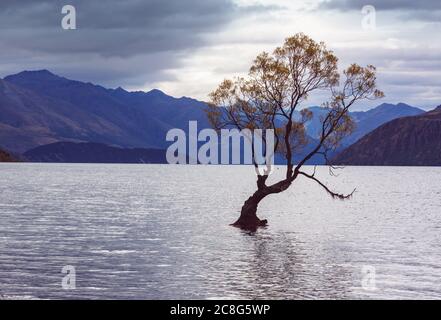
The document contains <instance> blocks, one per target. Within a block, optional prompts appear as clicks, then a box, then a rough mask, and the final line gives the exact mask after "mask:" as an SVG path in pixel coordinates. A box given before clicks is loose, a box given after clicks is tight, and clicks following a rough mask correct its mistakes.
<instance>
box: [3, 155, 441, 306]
mask: <svg viewBox="0 0 441 320" xmlns="http://www.w3.org/2000/svg"><path fill="white" fill-rule="evenodd" d="M310 169H311V168H309V170H310ZM319 173H320V175H321V176H322V177H324V179H325V180H326V181H327V183H329V185H332V186H335V189H336V190H338V191H341V192H350V191H352V188H354V187H356V188H357V192H356V193H355V195H354V198H353V199H352V200H349V201H339V200H332V199H331V198H330V197H329V196H328V195H327V194H326V193H325V192H324V191H322V190H321V189H320V188H319V187H318V186H317V185H316V184H314V182H312V181H307V180H306V179H305V178H300V179H299V180H298V181H296V182H295V184H294V185H293V186H292V187H291V189H289V190H288V191H286V192H285V193H282V194H279V195H274V196H270V197H268V198H267V199H265V200H264V201H263V203H262V204H261V206H260V207H259V216H260V218H265V219H268V220H269V225H268V227H267V228H265V229H260V230H258V231H257V232H256V233H247V232H243V231H241V230H239V229H236V228H233V227H230V226H229V225H228V224H229V223H232V222H234V220H235V219H236V218H237V216H238V212H239V210H240V207H241V205H242V203H243V201H244V200H245V199H246V198H247V197H248V196H249V195H250V194H251V193H252V192H253V189H254V186H255V182H254V179H255V176H254V171H253V169H251V168H250V167H244V166H166V165H94V164H25V163H22V164H0V298H3V299H8V298H24V299H28V298H53V299H59V298H69V299H70V298H73V299H77V298H86V299H89V298H90V299H92V298H93V299H95V298H102V299H109V298H116V299H130V298H136V299H216V298H218V299H219V298H220V299H223V298H232V299H265V298H269V299H304V298H307V299H310V298H312V299H323V298H333V299H334V298H335V299H346V298H354V299H371V298H379V299H391V298H405V299H408V298H423V299H433V298H437V299H440V298H441V168H405V167H401V168H398V167H388V168H386V167H384V168H378V167H360V168H356V167H348V168H345V169H344V170H342V171H340V176H339V177H330V176H329V175H328V174H327V169H325V168H320V170H319ZM281 174H282V168H278V170H276V173H275V174H274V177H271V179H272V178H275V177H277V176H278V175H281ZM67 265H69V266H73V267H74V268H75V275H76V288H75V289H70V290H69V289H63V288H62V279H63V277H64V276H65V274H63V273H62V268H63V267H64V266H67ZM368 272H369V273H368Z"/></svg>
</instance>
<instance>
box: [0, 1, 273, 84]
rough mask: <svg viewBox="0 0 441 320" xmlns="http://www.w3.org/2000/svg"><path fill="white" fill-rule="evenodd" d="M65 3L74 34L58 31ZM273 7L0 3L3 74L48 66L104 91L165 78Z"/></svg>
mask: <svg viewBox="0 0 441 320" xmlns="http://www.w3.org/2000/svg"><path fill="white" fill-rule="evenodd" d="M65 4H71V5H73V6H74V7H75V8H76V13H77V30H63V29H62V28H61V20H62V18H63V15H62V14H61V9H62V7H63V6H64V5H65ZM276 9H277V7H275V6H270V7H265V6H259V5H253V6H249V7H239V6H238V5H236V4H235V3H234V2H233V0H209V1H207V0H185V1H183V0H168V1H164V0H147V1H140V0H125V1H120V0H103V1H90V0H71V1H64V0H63V1H60V0H58V1H57V0H42V1H34V0H21V1H15V0H2V1H1V2H0V47H1V48H2V50H1V51H0V61H1V65H0V73H1V74H2V75H6V74H7V73H10V72H16V71H21V69H34V68H48V69H51V70H53V71H55V72H60V73H64V74H65V75H67V76H75V75H83V76H84V77H85V78H83V79H85V80H86V79H87V80H91V81H102V80H104V84H106V85H111V84H113V83H116V82H117V81H112V79H117V80H118V81H119V82H120V83H124V84H126V85H132V84H133V85H137V86H141V85H143V84H145V83H148V82H151V81H159V80H169V79H170V76H169V75H168V74H167V70H168V69H171V68H175V67H177V66H178V65H179V63H180V58H181V57H182V55H183V54H186V55H188V54H191V52H192V51H194V50H197V49H198V48H200V47H202V46H204V45H206V39H207V38H209V35H210V33H212V32H216V31H218V30H220V29H221V28H222V27H224V26H225V25H227V24H228V23H230V22H231V21H234V19H236V18H238V17H240V16H243V15H248V14H255V13H256V14H257V13H259V12H261V11H262V10H276ZM141 73H143V74H144V76H143V77H141V76H140V74H141ZM87 76H88V78H86V77H87ZM141 79H143V80H141Z"/></svg>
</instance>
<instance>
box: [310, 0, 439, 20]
mask: <svg viewBox="0 0 441 320" xmlns="http://www.w3.org/2000/svg"><path fill="white" fill-rule="evenodd" d="M365 5H371V6H374V7H375V9H376V10H385V11H396V12H399V13H400V15H401V16H402V17H403V18H406V19H417V20H427V21H437V22H440V19H441V1H439V0H422V1H415V0H387V1H384V0H325V1H321V2H320V3H319V5H318V6H317V9H335V10H340V11H350V10H361V8H363V6H365Z"/></svg>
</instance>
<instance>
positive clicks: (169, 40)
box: [0, 0, 441, 109]
mask: <svg viewBox="0 0 441 320" xmlns="http://www.w3.org/2000/svg"><path fill="white" fill-rule="evenodd" d="M66 4H71V5H74V6H75V8H76V11H77V30H63V29H62V28H61V19H62V18H63V15H62V13H61V8H62V7H63V6H64V5H66ZM365 5H372V6H373V7H374V8H375V9H376V28H375V30H370V29H369V28H363V27H362V19H363V13H362V8H363V6H365ZM440 29H441V1H440V0H425V1H415V0H389V1H388V0H383V1H382V0H368V1H363V0H352V1H351V0H328V1H316V0H304V1H297V0H296V1H294V0H143V1H141V0H125V1H121V0H101V1H95V0H70V1H67V0H63V1H60V0H58V1H57V0H41V1H38V0H20V1H16V0H1V2H0V76H2V77H4V76H6V75H8V74H12V73H16V72H20V71H22V70H36V69H48V70H50V71H52V72H54V73H56V74H59V75H62V76H65V77H68V78H72V79H77V80H82V81H90V82H93V83H97V84H101V85H104V86H106V87H117V86H122V87H123V88H125V89H128V90H138V89H141V90H150V89H153V88H158V89H161V90H163V91H165V92H166V93H168V94H170V95H173V96H177V97H180V96H190V97H194V98H198V99H201V100H206V99H207V94H208V93H209V92H210V91H211V90H213V89H214V88H215V87H216V85H217V84H218V83H219V82H220V81H222V80H223V79H224V78H231V77H233V76H236V75H244V74H246V73H247V71H248V68H249V66H250V63H251V62H252V60H253V58H254V57H255V56H256V55H257V54H258V53H260V52H261V51H264V50H265V51H271V50H272V49H274V48H275V47H276V46H278V45H280V44H281V43H282V42H283V39H284V38H285V37H287V36H289V35H293V34H295V33H297V32H304V33H306V34H308V35H310V36H311V37H312V38H314V39H315V40H318V41H325V42H326V43H327V45H328V47H329V48H331V49H332V50H334V51H335V53H336V54H337V56H338V57H339V58H340V67H341V68H344V67H345V66H347V65H348V64H350V63H352V62H357V63H360V64H374V65H375V66H377V68H378V78H379V86H380V88H381V89H382V90H383V91H384V92H385V94H386V97H385V98H384V99H383V102H390V103H397V102H406V103H409V104H412V105H415V106H419V107H423V108H426V109H430V108H433V107H435V106H437V105H439V104H441V58H440V57H441V41H440V40H441V32H440ZM319 98H320V97H315V98H314V97H311V100H310V101H309V102H308V103H309V104H311V105H314V104H320V103H321V101H320V99H319ZM375 104H379V102H378V101H376V102H374V103H373V104H372V103H369V104H363V105H359V106H358V108H359V109H365V108H368V107H370V106H372V105H375Z"/></svg>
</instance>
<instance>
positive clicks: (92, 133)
mask: <svg viewBox="0 0 441 320" xmlns="http://www.w3.org/2000/svg"><path fill="white" fill-rule="evenodd" d="M205 108H206V104H205V103H204V102H201V101H198V100H195V99H191V98H188V97H181V98H174V97H171V96H169V95H166V94H165V93H163V92H161V91H159V90H152V91H149V92H143V91H134V92H129V91H126V90H124V89H122V88H120V87H119V88H117V89H108V88H104V87H102V86H99V85H95V84H92V83H86V82H81V81H75V80H70V79H67V78H64V77H60V76H58V75H55V74H53V73H51V72H50V71H48V70H39V71H23V72H20V73H18V74H15V75H10V76H7V77H5V78H4V79H2V80H1V79H0V147H1V148H3V149H5V150H8V151H10V152H13V153H19V154H23V153H26V152H27V151H29V150H32V149H35V148H37V147H40V146H44V145H49V144H54V143H58V142H74V143H90V142H92V143H99V144H105V145H108V146H111V147H116V148H124V149H130V148H142V149H165V148H166V147H167V146H168V145H169V144H170V142H167V141H166V139H165V136H166V133H167V131H168V130H169V129H172V128H180V129H183V130H184V131H188V122H189V121H190V120H196V121H197V122H198V128H199V130H201V129H204V128H208V127H210V125H209V123H208V120H207V117H206V114H205V111H204V110H205ZM309 109H310V111H312V113H313V118H312V120H311V121H309V122H308V123H307V124H306V131H307V134H308V136H309V137H310V141H311V142H310V145H308V146H306V147H305V150H304V151H303V153H306V152H308V150H310V149H311V148H312V147H313V145H314V143H315V141H316V140H315V138H316V137H317V136H318V132H319V130H320V117H321V115H323V113H324V112H326V110H325V109H323V108H320V107H311V108H309ZM423 113H424V111H423V110H421V109H418V108H415V107H412V106H409V105H406V104H404V103H399V104H397V105H392V104H382V105H379V106H378V107H376V108H373V109H371V110H369V111H366V112H361V111H357V112H351V114H350V115H351V116H352V118H353V119H354V121H355V122H356V130H355V132H354V133H353V134H352V135H351V136H349V137H347V138H346V139H345V140H344V141H343V146H342V147H347V146H349V145H351V144H353V143H354V142H356V141H357V140H359V139H360V138H361V137H363V136H365V135H366V134H367V133H369V132H371V131H372V130H374V129H376V128H377V127H379V126H381V125H382V124H384V123H386V122H388V121H390V120H393V119H396V118H400V117H403V116H415V115H419V114H423ZM71 146H73V145H71ZM83 146H84V145H83ZM53 147H54V146H53V145H52V147H51V148H50V150H53ZM41 150H42V149H40V152H41ZM43 150H46V149H43ZM47 150H49V149H47ZM110 154H111V153H110ZM301 157H302V154H298V155H297V157H296V158H301ZM295 160H296V159H295ZM322 162H323V159H319V158H314V159H313V160H312V162H310V164H311V163H317V164H320V163H322Z"/></svg>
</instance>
